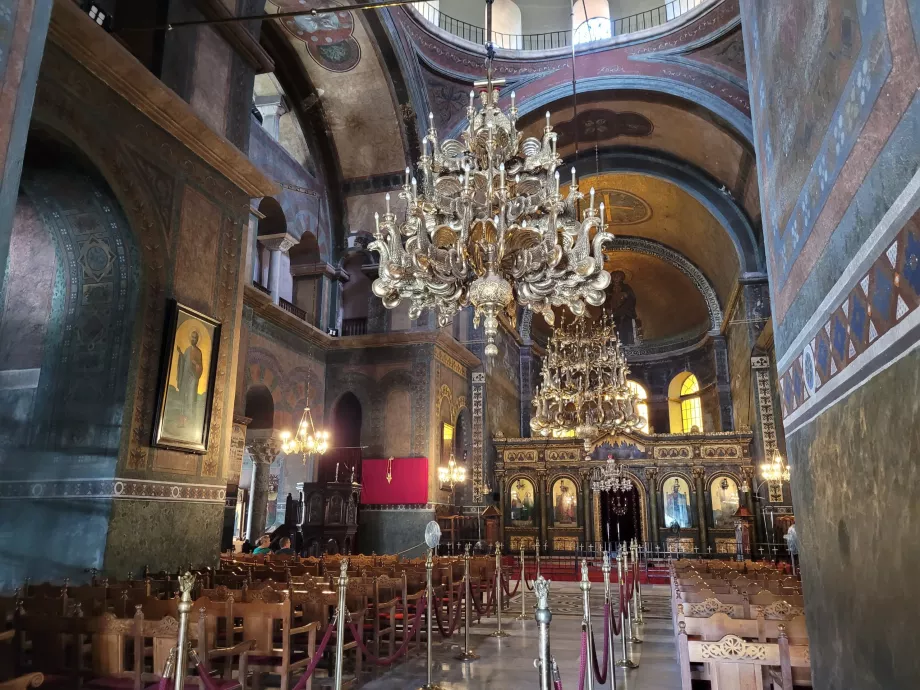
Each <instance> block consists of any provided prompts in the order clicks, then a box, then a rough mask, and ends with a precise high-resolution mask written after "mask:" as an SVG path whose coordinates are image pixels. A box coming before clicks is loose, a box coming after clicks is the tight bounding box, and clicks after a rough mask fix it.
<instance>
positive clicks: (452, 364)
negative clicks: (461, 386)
mask: <svg viewBox="0 0 920 690" xmlns="http://www.w3.org/2000/svg"><path fill="white" fill-rule="evenodd" d="M434 358H435V359H436V360H437V361H438V362H440V363H441V364H443V365H444V366H445V367H447V368H448V369H450V370H451V371H452V372H454V373H455V374H459V375H460V376H466V367H465V366H464V365H462V364H461V363H460V362H458V361H457V360H456V359H454V358H453V357H451V356H450V355H449V354H447V353H446V352H444V350H442V349H441V348H440V347H436V348H435V349H434Z"/></svg>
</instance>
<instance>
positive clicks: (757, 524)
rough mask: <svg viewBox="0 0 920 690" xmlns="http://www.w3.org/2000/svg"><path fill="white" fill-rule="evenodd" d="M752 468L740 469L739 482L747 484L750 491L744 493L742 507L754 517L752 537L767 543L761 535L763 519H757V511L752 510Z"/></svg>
mask: <svg viewBox="0 0 920 690" xmlns="http://www.w3.org/2000/svg"><path fill="white" fill-rule="evenodd" d="M755 470H756V468H754V467H742V468H741V480H742V481H744V482H745V483H747V485H748V487H750V490H748V491H745V492H744V505H745V507H747V509H748V512H750V514H751V515H753V516H754V531H753V537H754V539H755V540H756V541H758V542H760V543H763V542H765V541H767V539H766V537H765V535H764V534H763V523H762V520H763V518H762V517H761V518H760V519H758V518H757V511H756V510H755V509H754V477H755Z"/></svg>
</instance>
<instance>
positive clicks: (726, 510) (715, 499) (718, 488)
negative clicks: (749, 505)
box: [710, 477, 740, 529]
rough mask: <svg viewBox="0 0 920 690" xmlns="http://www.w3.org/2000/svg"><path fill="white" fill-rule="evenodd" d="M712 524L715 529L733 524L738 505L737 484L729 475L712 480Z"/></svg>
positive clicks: (730, 526)
mask: <svg viewBox="0 0 920 690" xmlns="http://www.w3.org/2000/svg"><path fill="white" fill-rule="evenodd" d="M710 495H711V497H712V526H713V527H715V528H716V529H731V528H733V527H734V525H735V513H736V512H737V511H738V506H739V505H740V503H739V500H738V484H736V483H735V480H734V479H732V478H731V477H716V479H715V480H714V481H713V482H712V485H711V489H710Z"/></svg>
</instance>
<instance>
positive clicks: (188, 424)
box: [153, 302, 220, 453]
mask: <svg viewBox="0 0 920 690" xmlns="http://www.w3.org/2000/svg"><path fill="white" fill-rule="evenodd" d="M219 342H220V323H219V322H217V321H215V320H214V319H212V318H210V317H208V316H205V315H204V314H199V313H198V312H196V311H193V310H191V309H189V308H188V307H185V306H182V305H181V304H178V303H175V302H174V303H173V305H172V313H171V315H170V322H169V325H168V328H167V338H166V345H165V352H164V372H163V379H164V380H163V383H162V384H161V387H160V404H159V408H158V416H157V420H156V424H155V426H154V438H153V444H154V445H156V446H162V447H165V448H175V449H178V450H185V451H191V452H193V453H204V452H206V451H207V449H208V431H209V427H210V426H211V421H210V420H211V405H212V403H213V396H214V370H215V365H216V364H217V348H218V345H219Z"/></svg>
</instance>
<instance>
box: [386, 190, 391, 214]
mask: <svg viewBox="0 0 920 690" xmlns="http://www.w3.org/2000/svg"><path fill="white" fill-rule="evenodd" d="M385 199H386V202H387V215H390V193H389V192H387V195H386V197H385Z"/></svg>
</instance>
